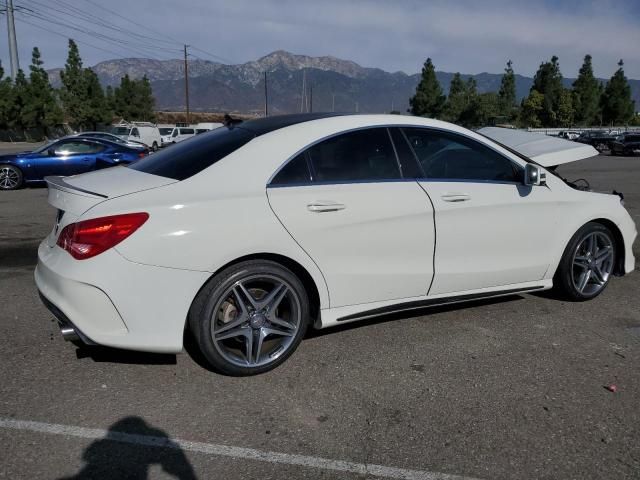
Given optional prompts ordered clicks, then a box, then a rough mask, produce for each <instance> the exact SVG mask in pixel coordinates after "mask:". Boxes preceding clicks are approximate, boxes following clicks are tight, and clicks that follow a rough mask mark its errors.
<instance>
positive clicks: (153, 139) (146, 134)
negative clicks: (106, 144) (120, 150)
mask: <svg viewBox="0 0 640 480" xmlns="http://www.w3.org/2000/svg"><path fill="white" fill-rule="evenodd" d="M113 133H114V134H115V135H117V136H118V137H120V138H122V139H123V140H127V141H135V142H140V143H144V144H145V145H146V146H147V147H149V148H150V149H151V150H153V151H154V152H155V151H157V150H158V148H160V145H162V138H161V137H160V130H159V129H158V127H157V126H156V125H155V124H153V123H150V122H133V123H124V122H122V123H119V124H118V125H114V126H113Z"/></svg>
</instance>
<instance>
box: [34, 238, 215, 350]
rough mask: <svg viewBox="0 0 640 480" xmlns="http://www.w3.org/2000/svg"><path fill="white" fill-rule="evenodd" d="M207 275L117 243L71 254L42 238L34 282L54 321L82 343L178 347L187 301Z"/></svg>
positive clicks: (141, 348)
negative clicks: (142, 257)
mask: <svg viewBox="0 0 640 480" xmlns="http://www.w3.org/2000/svg"><path fill="white" fill-rule="evenodd" d="M209 275H210V274H209V273H207V272H193V271H188V270H178V269H169V268H163V267H155V266H150V265H142V264H138V263H134V262H130V261H128V260H126V259H125V258H124V257H122V256H121V255H120V254H119V253H118V252H117V251H116V250H115V249H111V250H108V251H106V252H104V253H102V254H100V255H98V256H96V257H94V258H91V259H88V260H75V259H74V258H73V257H72V256H71V255H69V254H68V253H67V252H65V251H64V250H62V249H61V248H60V247H57V246H53V247H50V246H49V245H48V244H47V241H46V240H45V241H44V242H42V243H41V244H40V247H39V249H38V265H37V267H36V270H35V282H36V285H37V287H38V290H39V292H40V294H41V296H42V297H43V302H44V303H45V305H46V306H47V308H49V310H51V311H52V313H54V316H56V318H57V319H58V322H59V323H60V324H61V325H62V326H65V327H67V328H73V329H74V332H75V333H76V334H77V335H78V337H79V338H80V339H81V340H83V341H85V342H86V343H95V344H99V345H105V346H110V347H116V348H124V349H129V350H141V351H149V352H161V353H177V352H180V351H181V350H182V348H183V335H184V327H185V322H186V318H187V314H188V311H189V308H190V306H191V302H192V301H193V299H194V297H195V295H196V294H197V292H198V290H199V289H200V287H201V286H202V285H203V284H204V283H205V282H206V280H207V278H208V277H209ZM83 337H84V338H83Z"/></svg>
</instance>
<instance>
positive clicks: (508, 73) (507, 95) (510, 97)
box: [498, 60, 516, 118]
mask: <svg viewBox="0 0 640 480" xmlns="http://www.w3.org/2000/svg"><path fill="white" fill-rule="evenodd" d="M512 65H513V62H512V61H511V60H509V61H508V62H507V68H505V69H504V75H502V81H501V82H500V90H499V91H498V99H499V103H500V114H501V115H504V116H505V117H508V118H512V117H513V115H514V109H515V108H516V76H515V74H514V73H513V67H512Z"/></svg>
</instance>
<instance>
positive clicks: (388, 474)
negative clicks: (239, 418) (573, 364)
mask: <svg viewBox="0 0 640 480" xmlns="http://www.w3.org/2000/svg"><path fill="white" fill-rule="evenodd" d="M0 428H8V429H14V430H25V431H29V432H39V433H48V434H52V435H64V436H67V437H78V438H88V439H102V438H108V439H109V440H113V441H115V442H124V443H133V444H136V445H144V446H150V447H163V448H174V449H182V450H185V451H188V452H196V453H204V454H207V455H220V456H223V457H230V458H235V459H242V460H257V461H259V462H269V463H280V464H285V465H295V466H300V467H308V468H318V469H322V470H332V471H335V472H348V473H357V474H360V475H372V476H374V477H383V478H399V479H404V480H474V479H473V478H471V477H464V476H459V475H449V474H446V473H437V472H428V471H424V470H407V469H404V468H395V467H385V466H383V465H369V464H364V463H356V462H347V461H343V460H331V459H329V458H321V457H309V456H305V455H294V454H289V453H277V452H267V451H262V450H255V449H253V448H243V447H233V446H227V445H216V444H213V443H201V442H190V441H188V440H180V439H170V438H166V437H154V436H150V435H136V434H133V433H124V432H113V431H110V430H102V429H98V428H85V427H76V426H72V425H58V424H52V423H42V422H32V421H28V420H13V419H10V418H0Z"/></svg>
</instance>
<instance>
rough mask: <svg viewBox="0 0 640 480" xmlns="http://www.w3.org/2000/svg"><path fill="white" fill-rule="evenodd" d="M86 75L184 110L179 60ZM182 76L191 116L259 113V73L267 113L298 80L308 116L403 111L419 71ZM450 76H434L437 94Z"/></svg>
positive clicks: (341, 64)
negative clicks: (143, 89) (142, 84)
mask: <svg viewBox="0 0 640 480" xmlns="http://www.w3.org/2000/svg"><path fill="white" fill-rule="evenodd" d="M92 69H93V70H94V71H95V72H96V74H97V75H98V77H99V79H100V81H101V82H102V84H103V85H105V86H106V85H112V86H116V85H118V84H119V83H120V78H121V77H123V76H124V75H125V74H128V75H129V76H130V77H131V78H142V76H143V75H146V76H147V77H148V78H149V80H150V81H151V85H152V87H153V92H154V96H155V98H156V108H157V109H158V110H168V111H180V110H184V108H185V95H184V62H183V61H182V60H152V59H148V58H126V59H118V60H107V61H104V62H100V63H98V64H97V65H95V66H94V67H92ZM60 70H61V69H54V70H50V71H49V77H50V79H51V82H52V84H53V85H54V86H59V85H60ZM188 71H189V94H190V102H189V103H190V108H191V110H192V111H209V112H211V111H217V112H242V113H254V112H255V113H258V112H262V111H263V109H264V72H267V86H268V89H267V90H268V98H269V100H268V104H269V112H270V113H292V112H296V111H298V112H299V111H300V109H301V105H302V91H303V89H302V85H303V82H304V83H305V84H306V86H307V89H306V90H307V94H306V97H307V102H308V103H310V104H311V105H309V107H310V108H312V109H313V110H315V111H329V110H335V111H345V112H352V111H359V112H363V113H364V112H388V111H391V110H398V111H401V112H404V111H406V110H407V108H408V107H409V98H410V97H411V96H412V95H413V94H414V92H415V88H416V85H417V84H418V82H419V81H420V74H419V73H416V74H413V75H408V74H406V73H404V72H393V73H392V72H386V71H384V70H381V69H379V68H367V67H362V66H360V65H358V64H357V63H355V62H352V61H349V60H342V59H339V58H335V57H331V56H324V57H310V56H306V55H295V54H292V53H289V52H285V51H282V50H278V51H275V52H273V53H270V54H269V55H266V56H264V57H262V58H259V59H258V60H254V61H250V62H247V63H243V64H238V65H227V64H223V63H218V62H212V61H208V60H202V59H190V60H189V65H188ZM453 75H454V74H453V73H450V72H436V76H437V78H438V81H439V82H440V85H442V88H443V90H444V91H445V93H446V92H447V91H448V89H449V83H450V82H451V78H452V77H453ZM462 77H463V79H465V80H466V79H467V78H469V77H473V78H475V80H476V83H477V86H478V91H479V92H481V93H482V92H491V91H498V89H499V88H500V81H501V79H502V74H501V73H480V74H476V75H469V74H463V75H462ZM573 81H574V79H573V78H565V79H564V83H565V86H567V87H570V86H571V84H572V83H573ZM602 81H603V82H604V81H606V80H604V79H602ZM532 83H533V79H532V78H530V77H525V76H522V75H516V94H517V96H518V99H521V98H522V97H524V96H526V95H527V94H528V93H529V89H530V88H531V85H532ZM629 84H630V85H631V91H632V96H633V98H634V100H635V101H636V109H638V108H639V107H640V80H629Z"/></svg>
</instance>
